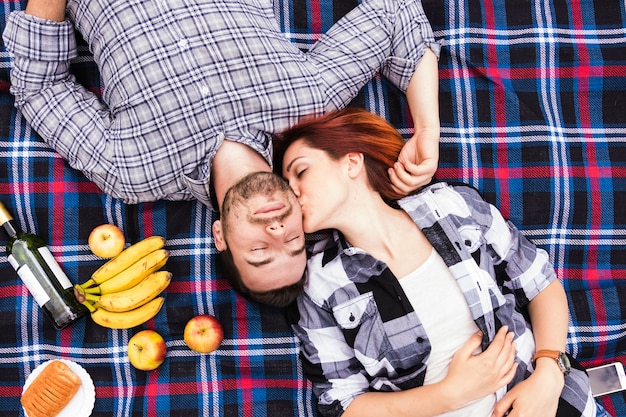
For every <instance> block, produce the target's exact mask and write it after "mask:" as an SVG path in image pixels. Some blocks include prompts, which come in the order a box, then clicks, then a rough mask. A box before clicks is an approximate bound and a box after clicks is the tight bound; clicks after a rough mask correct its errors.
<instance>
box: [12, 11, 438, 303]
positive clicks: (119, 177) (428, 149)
mask: <svg viewBox="0 0 626 417" xmlns="http://www.w3.org/2000/svg"><path fill="white" fill-rule="evenodd" d="M66 13H67V15H66ZM74 28H76V29H77V30H78V31H79V32H80V33H81V34H82V36H83V38H84V39H85V40H86V42H87V43H88V44H89V48H90V50H91V51H92V53H93V56H94V61H95V62H96V64H97V65H98V68H99V70H100V74H101V76H102V80H103V85H104V90H103V97H102V101H100V100H98V99H97V97H96V96H94V95H93V94H92V93H90V92H89V91H87V90H86V89H85V88H84V87H83V86H81V85H79V84H78V83H76V81H75V80H74V78H73V77H72V76H71V75H70V73H69V71H68V68H69V65H68V64H69V61H70V59H71V58H73V57H75V56H76V44H75V38H74ZM3 36H4V40H5V44H6V47H7V50H8V51H9V52H11V53H12V54H13V57H14V62H13V67H12V71H11V82H12V86H11V91H12V93H13V94H14V95H15V97H16V106H17V107H18V108H20V109H21V110H22V112H23V114H24V116H25V118H26V119H27V120H28V122H29V123H30V124H31V125H32V127H33V128H34V129H35V130H36V131H37V132H38V133H39V134H40V135H41V136H42V137H43V139H44V140H45V141H46V143H48V144H49V145H50V146H51V147H52V148H54V149H55V150H56V151H57V152H58V153H60V154H61V155H62V156H63V157H64V158H65V159H66V160H67V161H68V162H69V164H70V165H71V166H72V167H73V168H75V169H78V170H80V171H82V172H83V173H84V174H85V175H86V176H87V177H88V178H89V179H90V180H92V181H93V182H94V183H95V184H97V185H98V186H99V187H100V188H101V189H102V190H103V191H104V192H106V193H108V194H110V195H111V196H113V197H116V198H119V199H121V200H123V201H125V202H127V203H138V202H142V201H153V200H158V199H168V200H189V199H194V198H195V199H198V200H199V201H201V202H203V203H205V204H206V205H208V206H210V207H213V202H217V206H218V208H219V209H220V211H221V215H222V216H221V221H217V222H216V223H215V224H214V231H215V234H216V236H217V237H216V246H218V249H219V250H226V249H228V248H229V247H230V249H231V250H229V251H228V252H229V253H230V254H232V259H233V264H234V265H235V267H236V268H237V269H239V270H240V271H242V274H243V275H242V276H243V277H244V278H248V277H251V278H252V289H256V290H258V291H261V292H264V291H266V290H267V289H268V288H267V282H265V283H264V285H260V286H259V287H258V288H255V284H254V279H255V278H257V277H273V279H275V282H276V283H277V284H276V285H280V286H288V285H289V283H294V282H297V281H298V280H299V279H300V277H301V275H302V271H303V269H304V264H305V255H304V252H303V251H302V250H301V248H302V247H303V234H302V230H301V229H302V228H301V223H300V224H299V223H298V222H301V220H300V210H299V207H298V205H297V204H294V201H295V200H293V198H290V197H289V196H288V195H289V192H286V193H285V192H279V191H277V190H271V189H270V190H267V189H266V186H265V183H266V181H265V180H264V178H267V177H266V176H267V175H272V174H271V167H270V163H271V134H272V133H274V132H278V131H280V130H282V129H285V128H286V127H288V126H290V125H292V124H294V123H295V122H296V121H298V120H299V119H300V118H302V117H304V116H308V115H311V114H321V113H323V112H326V111H328V110H331V109H336V108H341V107H343V106H345V105H346V104H347V103H348V102H349V101H350V100H351V99H352V98H353V97H354V96H355V95H356V94H357V93H358V91H359V90H360V89H361V87H362V86H363V85H364V84H365V83H366V82H367V81H369V79H371V78H372V77H373V76H374V75H375V74H376V73H377V72H381V73H382V74H384V75H385V76H386V77H387V78H388V79H390V80H391V81H392V82H393V83H394V84H395V85H397V86H398V87H399V88H400V89H402V90H403V91H406V94H407V99H408V102H409V106H410V108H411V114H412V117H413V121H414V126H415V135H414V137H413V138H412V139H411V140H410V141H409V142H408V144H407V146H406V147H405V149H404V150H403V153H402V155H401V157H400V158H399V161H398V164H396V166H395V167H394V169H392V170H390V175H391V177H392V179H393V181H394V184H396V186H397V187H398V188H399V189H401V190H404V191H405V192H408V191H411V190H414V189H415V188H417V187H418V186H419V185H422V184H424V183H426V182H428V181H429V180H430V178H431V177H432V175H433V173H434V171H435V169H436V165H437V160H438V149H437V144H438V139H439V116H438V105H437V89H438V82H437V63H436V61H437V58H436V56H437V54H438V51H439V46H438V44H437V43H436V42H435V40H434V37H433V34H432V30H431V28H430V25H429V24H428V21H427V20H426V17H425V15H424V12H423V10H422V7H421V4H420V3H419V2H418V1H415V0H406V1H395V0H366V1H365V2H363V3H362V4H360V5H359V6H358V7H357V8H356V9H354V10H353V11H352V12H350V13H348V15H346V16H345V17H344V18H343V19H341V20H340V21H339V22H338V23H337V24H336V25H334V26H333V28H331V30H330V31H329V32H328V33H327V34H326V35H325V36H323V37H322V38H321V39H320V40H319V41H318V42H317V43H316V45H315V46H314V47H313V48H312V49H311V50H310V51H309V52H307V53H303V52H301V51H300V50H298V49H297V48H296V47H295V45H293V44H291V43H290V42H289V41H288V40H287V39H286V38H285V37H284V36H283V35H282V34H281V33H280V32H279V30H278V27H277V24H276V22H275V20H274V19H273V8H272V4H271V2H270V1H269V0H245V1H242V0H214V1H202V0H195V1H185V2H179V1H159V0H156V1H136V0H135V1H133V0H131V1H123V2H113V1H110V0H70V1H68V2H67V4H66V0H30V1H29V2H28V4H27V7H26V10H25V11H24V12H15V13H13V14H11V16H10V18H9V21H8V22H7V26H6V30H5V32H4V34H3ZM256 173H265V174H256ZM268 173H269V174H268ZM250 174H252V175H250ZM256 175H261V176H260V177H256V178H257V180H255V176H256ZM263 175H265V176H263ZM259 178H260V179H261V180H260V181H259V180H258V179H259ZM242 179H245V181H252V183H251V184H252V185H254V184H256V186H261V187H262V188H263V189H264V190H265V191H264V192H263V193H261V194H258V193H259V190H256V189H250V184H249V185H246V186H243V187H240V188H238V189H235V190H233V193H237V192H239V191H237V190H241V189H246V190H247V191H246V193H247V194H246V195H248V197H247V198H244V199H241V198H235V199H234V201H238V203H237V204H235V205H234V206H233V207H232V208H230V209H229V210H224V207H222V202H223V201H224V198H225V196H226V193H227V191H228V190H229V189H231V187H233V185H235V184H237V183H238V182H239V181H240V180H242ZM272 184H273V183H272ZM244 185H245V184H244ZM257 194H258V195H259V196H261V197H260V198H259V199H256V200H253V199H251V198H250V196H253V195H257ZM252 201H255V202H256V203H255V204H261V205H260V206H259V207H251V206H250V204H251V202H252ZM244 208H245V209H246V210H247V213H248V214H247V215H246V216H243V215H241V216H238V217H237V218H238V219H239V220H238V221H239V223H237V227H231V228H230V229H229V231H230V233H223V228H222V222H225V221H227V216H228V215H230V214H236V213H238V212H239V213H241V210H243V209H244ZM290 216H293V217H295V219H296V220H293V221H292V223H290V224H289V225H290V229H291V228H293V229H294V230H298V232H297V233H296V234H297V235H298V237H297V239H295V240H291V239H290V238H291V230H287V228H286V227H285V223H284V222H285V219H286V218H287V217H290ZM231 223H233V222H231ZM244 224H246V225H248V226H249V227H248V229H246V230H247V233H246V234H245V235H244V236H242V233H238V232H241V231H242V230H244V226H243V225H244ZM253 232H254V233H253ZM287 232H289V233H287ZM253 235H258V236H259V237H260V238H261V239H260V240H258V239H257V240H256V241H245V242H244V243H242V244H238V245H236V244H235V243H238V242H240V241H241V242H243V237H245V236H248V237H250V236H253ZM222 236H223V237H226V236H229V239H228V243H227V241H226V239H224V240H223V242H222V241H221V240H220V241H219V242H218V240H219V237H222ZM268 242H269V243H271V245H267V244H266V243H268ZM293 242H296V243H295V244H294V243H293ZM259 243H262V244H263V248H262V249H261V250H263V251H265V252H264V254H263V255H262V256H259V257H258V258H252V259H251V258H250V257H249V256H248V257H247V255H250V254H256V253H258V252H259V247H258V244H259ZM266 247H267V248H269V250H266V249H265V248H266ZM270 286H273V285H270Z"/></svg>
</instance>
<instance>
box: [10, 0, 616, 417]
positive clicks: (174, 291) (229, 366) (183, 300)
mask: <svg viewBox="0 0 626 417" xmlns="http://www.w3.org/2000/svg"><path fill="white" fill-rule="evenodd" d="M356 1H357V0H334V1H333V0H275V9H276V18H277V19H278V21H279V24H280V26H281V27H282V29H283V31H284V32H285V35H286V36H287V37H288V38H289V39H291V40H292V41H293V42H294V43H296V44H297V45H298V46H299V47H301V48H303V49H306V48H308V47H309V46H310V45H311V44H312V43H313V42H314V41H315V40H316V39H317V38H318V36H319V34H320V33H322V32H323V31H325V30H327V29H328V28H329V27H330V26H331V25H332V23H333V22H334V21H336V20H337V19H338V18H339V17H341V16H342V15H343V14H345V13H346V12H347V11H348V10H350V9H351V8H352V7H353V6H354V5H355V4H356ZM25 4H26V2H25V1H24V0H19V1H16V0H2V5H3V7H2V8H1V9H0V31H2V30H3V29H4V24H5V21H6V17H7V15H8V14H9V13H10V11H12V10H16V9H22V8H23V7H25ZM424 7H425V10H426V13H427V15H428V17H429V19H430V21H431V24H432V26H433V29H434V31H435V35H436V37H437V38H438V39H441V40H442V45H443V48H442V53H441V59H440V63H439V76H440V102H441V104H440V114H441V124H442V129H441V160H440V168H439V170H438V173H437V176H438V178H439V179H442V180H451V181H458V180H461V181H465V182H468V183H470V184H472V185H474V186H476V187H477V188H478V189H479V190H481V191H482V192H483V194H484V195H485V197H486V198H487V200H489V201H490V202H492V203H494V204H495V205H496V206H498V207H499V208H500V210H501V211H502V212H503V214H504V215H505V216H507V217H508V218H510V219H511V220H512V221H513V222H514V223H515V224H516V225H518V226H519V227H520V229H521V230H522V231H524V233H525V234H526V235H527V236H528V237H529V238H530V239H531V240H533V241H534V242H535V243H536V244H538V245H539V246H541V247H543V248H545V249H546V250H547V251H548V253H549V254H550V256H551V259H552V261H553V262H554V264H555V267H556V271H557V273H558V275H559V277H560V278H561V279H562V280H563V283H564V286H565V288H566V291H567V295H568V301H569V305H570V311H571V323H570V328H569V338H568V350H569V351H570V353H572V354H573V355H574V356H576V357H577V358H578V359H579V360H580V361H581V362H582V363H583V364H584V365H587V366H591V365H598V364H601V363H605V362H609V361H614V360H618V361H621V362H622V363H626V352H625V351H626V285H625V283H626V277H625V275H626V111H624V108H626V4H625V3H624V1H623V0H602V1H593V0H572V1H562V0H559V1H549V0H535V1H532V2H528V1H524V0H463V1H460V2H458V1H450V0H424ZM83 45H84V44H83ZM10 65H11V60H10V57H9V56H8V54H7V53H6V52H5V50H4V47H3V46H2V45H0V201H2V202H3V203H4V204H5V205H6V206H7V207H8V208H9V210H10V211H12V213H13V214H14V217H15V218H16V220H17V221H18V222H19V224H20V225H21V226H22V228H23V229H25V230H27V231H31V232H35V233H37V234H39V235H40V236H42V237H43V238H44V239H45V240H46V241H47V242H48V243H49V246H50V248H51V250H52V253H53V254H54V255H55V256H56V258H57V259H58V261H59V262H60V264H61V265H62V266H63V268H64V269H65V271H66V272H67V275H68V276H69V277H70V279H71V280H72V281H73V282H82V281H85V280H86V279H87V277H88V276H89V275H90V274H91V272H93V271H94V270H95V269H96V268H97V267H99V266H100V265H101V264H102V261H101V260H100V259H98V258H96V257H95V256H93V255H91V254H90V251H89V248H88V246H87V237H88V235H89V232H90V231H91V229H92V228H93V227H95V226H96V225H98V224H101V223H114V224H117V225H118V226H120V227H121V228H122V229H123V230H124V232H125V234H126V237H127V240H128V241H129V242H133V241H137V240H138V239H141V238H143V237H146V236H149V235H153V234H158V235H162V236H164V237H165V238H166V239H167V244H166V247H167V248H168V249H169V250H170V251H171V258H170V260H169V261H168V264H167V268H166V269H168V270H170V271H171V272H172V273H173V275H174V278H173V282H172V284H171V285H170V287H169V288H168V289H167V292H166V304H165V307H164V309H163V310H162V311H161V312H160V313H159V314H158V315H157V316H156V318H155V319H153V320H151V321H149V322H148V323H146V325H144V326H142V327H144V328H152V329H156V330H157V331H159V333H161V334H162V335H163V336H164V337H165V339H166V342H167V347H168V356H167V359H166V361H165V363H164V364H163V365H162V366H161V367H160V368H158V370H156V371H153V372H149V373H148V372H142V371H136V370H135V369H134V368H133V367H132V366H131V365H130V364H129V362H128V359H127V356H126V344H127V343H128V340H129V338H130V337H131V336H132V335H133V334H134V333H135V332H136V331H137V330H138V329H132V330H108V329H104V328H101V327H99V326H98V325H96V324H94V323H93V322H92V321H91V320H90V319H89V318H88V317H87V318H85V319H83V320H81V321H80V322H78V323H77V324H75V325H73V326H72V327H70V328H68V329H65V330H63V331H60V332H59V331H56V330H54V328H53V327H52V326H51V325H49V324H48V323H47V322H46V321H45V318H43V316H42V315H41V313H40V311H39V309H38V307H37V306H36V304H35V302H34V300H33V298H32V297H31V296H30V295H29V294H28V291H27V290H26V288H25V287H24V286H23V285H21V283H20V281H19V279H18V278H17V276H16V274H15V272H14V271H13V270H12V268H11V267H10V265H9V264H8V262H7V260H6V256H5V254H4V251H3V250H0V396H1V397H2V401H0V414H1V415H3V416H21V415H24V413H23V411H22V410H21V407H20V403H19V399H20V395H21V392H22V386H23V384H24V382H25V380H26V378H27V377H28V375H29V374H30V373H31V372H32V371H33V369H34V368H35V367H36V366H37V365H39V364H40V363H42V362H44V361H46V360H48V359H53V358H66V359H71V360H73V361H75V362H78V363H79V364H81V365H82V366H83V367H84V368H85V369H86V370H87V371H88V372H89V374H90V375H91V377H92V379H93V381H94V385H95V387H96V402H95V407H94V411H93V414H92V415H93V416H157V415H158V416H166V415H167V416H255V417H260V416H314V415H316V412H315V402H314V398H313V395H312V391H311V389H310V385H309V383H308V382H307V381H306V380H305V379H304V377H303V375H302V369H301V366H300V364H299V362H298V359H297V352H298V343H297V341H296V340H295V339H294V336H293V335H292V333H291V331H290V330H289V328H288V326H287V325H286V322H285V319H284V316H283V312H282V311H280V310H276V309H271V308H267V307H263V306H260V305H257V304H254V303H249V302H246V301H244V300H243V299H242V298H240V297H238V296H237V295H235V294H234V293H233V291H232V290H231V289H230V288H229V287H228V285H227V284H226V281H225V280H224V278H223V276H222V272H221V269H220V265H219V262H217V259H216V250H215V248H214V246H213V240H212V236H211V223H212V221H213V220H214V213H212V212H211V211H210V210H208V209H207V208H205V207H204V206H202V205H201V204H199V203H197V202H162V201H161V202H156V203H149V204H139V205H125V204H123V203H121V202H119V201H117V200H115V199H112V198H110V197H108V196H106V195H104V194H102V193H101V192H100V191H99V190H98V189H97V188H96V187H95V186H94V185H93V184H91V183H90V182H89V181H87V180H86V179H85V178H84V177H83V176H82V174H80V173H78V172H76V171H74V170H72V169H70V168H68V166H67V165H66V164H65V163H64V161H63V160H62V159H61V158H60V157H59V156H58V154H56V153H54V152H53V151H52V150H51V149H50V148H48V147H47V146H46V145H45V144H44V143H43V142H42V141H41V139H40V138H39V137H38V136H37V134H36V133H34V132H33V131H32V130H31V129H30V127H29V126H28V124H27V123H26V122H25V121H24V119H23V118H22V117H21V115H20V114H19V113H18V112H17V111H16V110H15V109H14V108H13V99H12V96H11V95H10V94H9V85H10V81H9V76H8V72H9V69H10ZM73 72H74V73H75V74H76V76H77V77H78V79H79V80H80V81H81V82H82V83H84V84H85V85H87V86H88V87H89V88H91V89H92V90H93V91H95V92H96V93H99V92H100V91H101V90H100V88H101V86H100V80H99V76H98V72H97V70H96V68H95V66H94V65H93V62H92V61H91V59H90V54H89V51H88V50H87V48H86V47H85V46H83V47H82V48H81V53H80V56H79V58H77V59H76V61H75V62H74V64H73ZM352 105H355V106H361V107H366V108H368V109H369V110H371V111H373V112H376V113H379V114H380V115H382V116H384V117H386V118H387V119H389V120H390V121H391V122H392V123H393V124H394V125H395V126H396V127H397V128H398V129H399V130H400V132H401V133H403V134H404V135H406V136H409V135H410V134H411V133H412V127H411V121H410V117H409V113H408V109H407V107H406V102H405V100H404V98H403V97H402V95H401V94H399V92H398V91H397V90H395V89H394V88H393V87H391V86H390V85H388V84H387V83H386V81H385V80H384V79H382V78H380V77H378V78H376V79H374V80H372V82H370V83H369V84H368V85H367V86H366V87H365V88H364V89H363V90H362V92H361V93H360V94H359V96H358V97H357V98H356V99H355V100H354V102H353V103H352ZM5 244H6V235H4V234H3V233H0V245H2V246H4V245H5ZM200 313H209V314H213V315H215V316H217V317H218V319H219V320H220V321H221V323H222V325H223V326H224V330H225V339H224V342H223V344H222V345H221V347H220V348H219V349H218V350H217V351H216V352H215V353H212V354H209V355H196V354H193V353H192V352H191V351H190V350H188V349H187V348H186V346H185V345H184V342H183V340H182V337H183V328H184V325H185V323H186V321H187V320H188V319H189V318H190V317H192V316H193V315H195V314H200ZM601 402H602V403H603V405H604V406H605V407H606V408H607V410H608V411H609V412H610V413H611V414H612V415H615V416H626V398H625V397H624V394H623V393H617V394H612V395H609V396H606V397H602V399H601Z"/></svg>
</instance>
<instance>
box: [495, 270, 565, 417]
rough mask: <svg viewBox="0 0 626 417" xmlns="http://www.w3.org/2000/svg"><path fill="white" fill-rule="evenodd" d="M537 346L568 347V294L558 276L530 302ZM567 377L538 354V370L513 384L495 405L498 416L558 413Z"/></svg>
mask: <svg viewBox="0 0 626 417" xmlns="http://www.w3.org/2000/svg"><path fill="white" fill-rule="evenodd" d="M528 311H529V313H530V320H531V324H532V329H533V336H534V339H535V345H536V350H541V349H549V350H558V351H561V352H563V351H565V344H566V338H567V326H568V307H567V298H566V296H565V291H564V290H563V286H562V285H561V283H560V282H559V281H558V280H554V281H552V283H550V285H548V287H546V288H545V289H544V290H543V291H541V292H540V293H539V294H538V295H537V296H536V297H535V298H533V300H532V301H531V302H530V304H529V305H528ZM564 384H565V379H564V375H563V372H562V371H561V369H560V368H559V366H558V364H557V363H556V361H555V360H554V359H551V358H538V359H537V361H536V365H535V371H534V372H533V374H532V375H530V377H528V379H526V380H525V381H522V382H520V383H519V384H518V385H516V386H515V387H513V389H511V390H510V391H509V392H508V393H507V394H506V395H505V396H504V398H502V400H501V401H500V402H498V404H496V407H495V409H494V414H493V415H494V417H500V416H504V413H505V412H506V411H507V410H509V409H510V408H511V407H512V408H513V410H512V411H511V412H510V413H509V414H508V415H509V416H510V417H515V416H517V415H522V414H517V413H519V412H521V411H522V410H523V412H524V413H525V414H523V415H532V416H537V417H543V416H545V417H554V416H555V415H556V410H557V407H558V402H559V397H560V396H561V391H562V390H563V385H564Z"/></svg>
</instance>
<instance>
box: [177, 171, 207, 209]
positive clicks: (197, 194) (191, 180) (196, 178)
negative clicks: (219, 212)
mask: <svg viewBox="0 0 626 417" xmlns="http://www.w3.org/2000/svg"><path fill="white" fill-rule="evenodd" d="M210 173H211V171H210V169H209V167H208V166H206V165H202V164H201V165H199V166H198V167H197V168H196V170H195V171H194V172H193V173H191V174H190V175H185V174H182V175H181V179H182V182H183V184H185V187H186V188H187V190H188V191H189V192H190V193H191V195H192V196H194V198H195V199H197V200H198V201H200V202H201V203H203V204H204V205H206V206H208V207H210V208H213V205H212V202H211V178H210Z"/></svg>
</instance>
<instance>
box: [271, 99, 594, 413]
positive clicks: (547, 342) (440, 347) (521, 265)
mask: <svg viewBox="0 0 626 417" xmlns="http://www.w3.org/2000/svg"><path fill="white" fill-rule="evenodd" d="M276 143H277V145H278V147H277V152H276V156H277V158H278V160H277V162H278V168H279V169H280V170H281V171H282V173H283V176H284V177H285V178H286V179H287V180H288V182H289V184H290V185H291V187H292V188H293V190H294V192H295V194H296V196H297V197H298V201H299V203H300V205H301V206H302V213H303V216H304V219H303V223H304V230H305V232H308V233H312V232H316V231H320V230H323V229H334V230H335V231H334V232H332V234H331V236H330V237H329V238H327V239H325V240H323V241H320V242H318V243H316V244H315V245H314V246H313V248H312V255H311V257H310V260H309V262H308V266H307V282H306V285H305V292H304V294H302V295H301V296H300V297H299V298H298V300H297V303H296V304H297V305H296V306H295V307H294V308H293V309H292V310H291V312H290V318H291V320H292V323H293V328H294V330H295V332H296V334H297V335H298V337H299V338H300V339H301V341H302V349H301V352H302V353H301V355H302V359H303V363H304V369H305V371H306V372H307V375H308V377H309V378H310V379H311V381H313V384H314V390H315V393H316V395H317V397H318V408H319V410H320V412H321V413H322V415H325V416H338V415H342V414H343V415H345V416H359V417H362V416H368V415H372V416H387V415H389V416H394V417H398V416H404V415H407V416H408V415H411V416H435V415H446V416H472V417H474V416H478V417H481V416H492V415H493V416H503V415H505V414H507V413H508V415H509V416H512V417H515V416H522V415H524V416H533V417H540V416H549V417H554V416H555V415H558V416H570V415H571V416H579V415H583V416H595V415H605V414H604V413H605V412H604V411H603V410H602V409H601V408H600V407H599V406H598V407H597V406H596V403H595V401H594V400H593V397H592V395H591V391H590V388H589V382H588V379H587V376H586V374H585V373H584V371H583V370H582V368H580V366H579V365H578V364H577V363H576V362H575V361H572V362H571V365H570V364H569V363H568V359H569V358H568V357H567V356H566V355H565V354H563V353H562V352H564V350H565V345H566V337H567V325H568V310H567V300H566V297H565V293H564V290H563V287H562V286H561V284H560V283H559V281H558V280H557V279H556V277H555V273H554V270H553V268H552V266H551V265H550V262H549V260H548V256H547V254H546V252H545V251H543V250H541V249H539V248H537V247H535V246H534V245H532V244H531V243H530V242H529V241H528V240H526V239H525V238H524V237H523V236H522V235H521V233H520V232H519V231H518V230H517V229H516V228H515V227H514V226H513V225H511V224H510V223H508V222H506V221H505V220H504V219H503V218H502V216H501V214H500V213H499V212H498V211H497V210H496V209H495V208H494V207H493V206H491V205H489V204H488V203H486V202H485V201H484V200H483V199H482V198H481V197H480V196H479V194H478V193H477V192H476V191H475V190H474V189H473V188H471V187H469V186H465V185H458V186H452V185H448V184H445V183H438V184H433V185H430V186H428V187H426V188H424V189H423V190H422V191H420V192H419V193H418V194H416V195H412V196H408V197H406V198H403V199H401V200H399V201H398V203H397V204H395V203H394V201H395V199H397V198H398V197H400V195H398V192H397V190H395V189H394V188H393V187H392V186H391V184H390V182H389V180H388V178H389V177H388V175H387V174H388V171H389V169H390V168H391V167H392V166H393V163H394V161H395V160H396V159H397V155H398V152H399V151H400V149H401V148H402V145H403V143H404V142H403V139H402V137H401V136H400V135H399V134H398V133H397V132H396V130H395V129H394V128H393V127H392V126H390V125H389V124H388V123H386V122H385V121H384V120H382V119H380V118H379V117H377V116H375V115H373V114H370V113H368V112H366V111H363V110H357V109H346V110H343V111H339V112H335V113H331V114H329V115H326V116H323V117H321V118H318V119H312V120H306V121H303V122H301V123H300V124H298V125H297V126H295V127H293V128H291V129H289V130H288V131H286V132H284V133H283V134H282V135H281V137H280V138H279V140H278V141H277V142H276ZM281 162H282V164H281ZM526 317H527V318H528V320H527V319H526ZM531 323H532V330H531V326H530V324H531ZM557 410H558V414H557ZM596 413H597V414H596Z"/></svg>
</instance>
